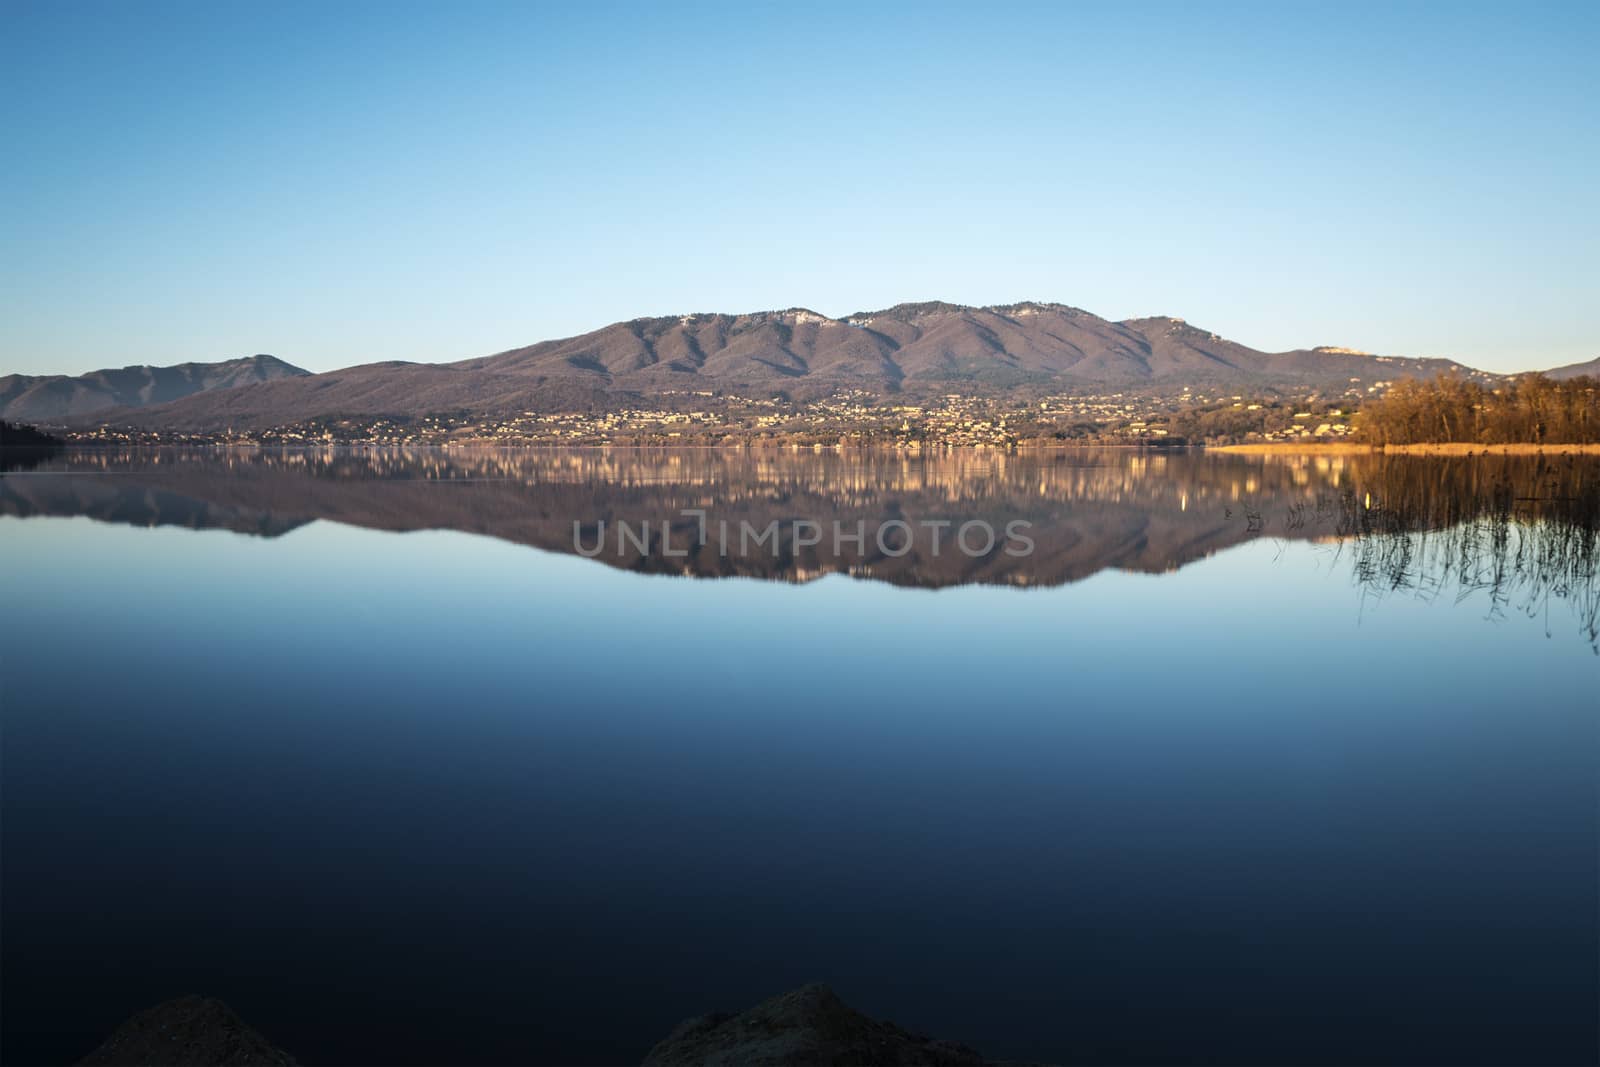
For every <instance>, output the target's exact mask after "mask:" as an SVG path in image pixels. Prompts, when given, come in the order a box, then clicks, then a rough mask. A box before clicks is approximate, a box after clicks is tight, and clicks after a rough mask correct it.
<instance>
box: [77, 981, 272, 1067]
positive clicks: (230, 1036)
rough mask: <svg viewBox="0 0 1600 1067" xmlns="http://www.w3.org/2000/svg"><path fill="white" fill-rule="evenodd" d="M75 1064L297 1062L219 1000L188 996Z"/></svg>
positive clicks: (161, 1066) (179, 1066) (199, 1066)
mask: <svg viewBox="0 0 1600 1067" xmlns="http://www.w3.org/2000/svg"><path fill="white" fill-rule="evenodd" d="M78 1062H79V1063H81V1064H84V1065H86V1067H293V1064H294V1062H295V1061H294V1057H293V1056H290V1055H289V1054H288V1053H287V1052H285V1051H283V1050H282V1049H280V1048H276V1047H274V1046H273V1045H271V1044H270V1043H268V1041H267V1039H266V1038H264V1037H262V1036H261V1035H260V1034H258V1033H256V1032H255V1031H254V1030H252V1029H251V1028H250V1027H249V1026H247V1025H246V1024H245V1022H244V1020H243V1019H240V1018H239V1017H238V1016H237V1015H235V1014H234V1013H233V1010H232V1009H231V1008H229V1007H228V1006H227V1005H226V1004H224V1003H222V1001H220V1000H212V999H210V998H209V997H197V996H187V997H179V998H177V999H176V1000H169V1001H167V1002H166V1003H164V1004H157V1005H156V1006H155V1007H153V1008H149V1009H147V1010H145V1011H141V1012H140V1013H139V1014H137V1015H135V1016H133V1017H132V1018H131V1019H129V1020H128V1021H127V1022H125V1023H123V1024H122V1025H121V1026H119V1027H117V1030H116V1032H115V1033H113V1034H112V1035H111V1036H110V1037H108V1038H106V1039H105V1042H104V1043H103V1044H101V1046H100V1047H99V1048H97V1049H95V1050H94V1051H93V1052H91V1053H89V1055H87V1056H85V1057H84V1058H83V1059H82V1060H79V1061H78Z"/></svg>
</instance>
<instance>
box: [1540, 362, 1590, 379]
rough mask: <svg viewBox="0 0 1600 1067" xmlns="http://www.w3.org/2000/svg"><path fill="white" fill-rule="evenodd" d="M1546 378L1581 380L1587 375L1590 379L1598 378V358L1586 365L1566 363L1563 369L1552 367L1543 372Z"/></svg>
mask: <svg viewBox="0 0 1600 1067" xmlns="http://www.w3.org/2000/svg"><path fill="white" fill-rule="evenodd" d="M1544 375H1545V377H1546V378H1558V379H1561V378H1581V377H1583V376H1584V375H1588V376H1589V377H1591V378H1600V356H1596V357H1595V358H1594V359H1591V360H1589V362H1587V363H1568V364H1567V365H1566V366H1565V367H1554V368H1552V369H1550V370H1547V371H1545V372H1544Z"/></svg>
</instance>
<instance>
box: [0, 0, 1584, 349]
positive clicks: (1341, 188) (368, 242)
mask: <svg viewBox="0 0 1600 1067" xmlns="http://www.w3.org/2000/svg"><path fill="white" fill-rule="evenodd" d="M1597 54H1600V4H1596V3H1594V2H1592V0H1585V2H1581V3H1572V4H1566V5H1543V6H1539V5H1533V6H1530V5H1526V4H1506V5H1503V6H1473V5H1467V4H1438V5H1430V6H1412V7H1400V8H1395V7H1392V6H1391V5H1387V4H1385V5H1371V6H1352V5H1349V4H1342V3H1341V4H1329V5H1326V6H1321V7H1318V6H1313V5H1310V4H1299V3H1293V4H1286V3H1274V4H1263V5H1260V6H1248V7H1243V6H1241V7H1225V8H1224V7H1216V8H1209V7H1206V6H1203V5H1185V6H1170V7H1168V6H1156V5H1140V6H1138V7H1136V8H1134V7H1126V6H1124V5H1105V6H1103V7H1102V6H1089V5H1083V6H1071V5H1066V4H1051V5H1040V6H1037V7H1012V8H1008V9H1005V10H1001V9H999V8H997V7H994V6H991V5H977V4H970V5H963V6H960V7H954V6H953V7H938V6H934V5H930V4H915V5H905V6H894V5H890V4H879V5H875V6H873V7H872V8H871V9H870V10H866V11H861V10H854V9H853V8H852V7H851V6H847V5H840V6H837V7H813V8H809V9H803V8H801V7H799V6H795V5H755V4H738V5H728V6H702V5H693V6H673V5H665V4H662V5H650V6H642V5H641V6H610V7H608V6H603V5H598V4H587V3H584V4H564V5H554V4H550V5H542V4H534V3H522V4H512V3H477V4H463V5H455V4H452V5H445V4H443V3H434V4H407V3H402V2H385V3H382V4H358V3H334V4H327V3H317V4H297V3H272V4H244V3H231V2H230V3H203V4H192V5H190V4H151V3H127V2H119V3H105V4H100V3H82V2H77V3H74V2H63V0H49V2H45V3H37V4H35V3H18V2H16V0H0V97H3V99H0V115H3V117H4V118H3V121H4V142H5V147H6V150H5V157H6V158H5V163H4V166H3V167H0V204H3V207H0V248H3V251H4V255H3V257H0V373H6V372H11V371H20V372H26V373H63V372H64V373H78V372H81V371H85V370H89V369H92V368H96V367H101V366H121V365H124V364H130V363H141V362H150V363H174V362H180V361H183V360H216V359H225V358H231V357H234V356H239V355H246V354H250V353H254V352H271V353H273V354H275V355H278V356H281V357H283V358H285V359H288V360H290V361H291V362H294V363H297V364H299V365H301V366H304V367H308V368H310V369H313V370H328V369H332V368H335V367H339V366H345V365H349V364H353V363H362V362H369V361H372V360H379V359H413V360H433V361H440V360H454V359H463V358H466V357H469V356H477V355H483V354H486V353H489V352H494V351H499V350H502V349H506V348H510V347H513V346H517V345H522V344H527V343H531V342H533V341H537V340H543V339H546V338H550V337H560V336H567V335H571V334H574V333H581V332H583V331H586V330H589V329H593V328H595V327H598V326H601V325H604V324H606V323H608V322H612V321H616V320H618V319H626V318H632V317H635V316H639V315H651V314H676V313H681V312H688V311H748V310H756V309H763V308H781V307H789V306H794V305H802V306H807V307H811V308H814V309H816V310H818V311H821V312H824V313H827V314H831V315H844V314H847V313H850V312H854V311H858V310H863V309H870V308H877V307H883V306H886V305H889V304H894V303H897V302H900V301H905V300H926V299H944V300H951V301H956V302H961V303H995V302H1011V301H1016V300H1023V299H1036V300H1059V301H1063V302H1066V303H1070V304H1075V305H1077V306H1080V307H1084V308H1087V309H1089V310H1091V311H1094V312H1096V313H1098V314H1101V315H1106V316H1108V317H1112V318H1124V317H1130V316H1135V315H1149V314H1170V315H1177V316H1181V317H1184V318H1187V319H1188V320H1189V321H1191V322H1193V323H1196V324H1198V325H1201V326H1203V327H1205V328H1207V329H1211V330H1215V331H1217V332H1218V333H1221V334H1223V335H1225V336H1228V337H1231V338H1233V339H1235V340H1239V341H1242V342H1244V343H1246V344H1250V345H1254V346H1256V347H1260V348H1267V349H1283V348H1294V347H1301V346H1309V345H1316V344H1342V345H1350V346H1354V347H1359V348H1364V349H1369V350H1373V351H1378V352H1385V353H1393V354H1401V355H1440V356H1451V357H1455V358H1458V359H1461V360H1463V361H1464V362H1467V363H1471V364H1474V365H1477V366H1481V367H1485V368H1487V369H1491V370H1500V371H1508V370H1521V369H1530V368H1536V367H1547V366H1552V365H1556V364H1561V363H1569V362H1574V361H1577V360H1583V359H1589V358H1592V357H1594V356H1597V355H1600V327H1597V326H1596V324H1595V318H1596V310H1595V309H1596V307H1597V306H1600V300H1597V299H1596V298H1597V296H1600V256H1597V253H1600V180H1597V176H1596V172H1597V169H1600V168H1597V164H1600V74H1597V70H1600V60H1597V58H1596V57H1597Z"/></svg>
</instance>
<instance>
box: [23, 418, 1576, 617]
mask: <svg viewBox="0 0 1600 1067" xmlns="http://www.w3.org/2000/svg"><path fill="white" fill-rule="evenodd" d="M1597 485H1600V463H1597V462H1596V461H1594V460H1591V459H1580V458H1572V457H1559V458H1549V459H1546V458H1540V457H1477V458H1458V459H1438V458H1422V457H1384V456H1348V457H1346V456H1319V457H1260V456H1237V455H1219V454H1204V453H1183V452H1176V453H1172V454H1158V455H1152V454H1148V453H1141V452H1134V451H1125V450H1121V451H1119V450H1102V451H1062V452H1038V453H1011V454H1006V453H998V452H955V453H934V454H929V455H914V454H905V453H893V452H858V453H849V452H846V453H836V452H831V451H830V452H820V453H819V452H793V451H781V452H780V451H772V452H761V451H751V450H728V451H718V450H681V451H668V450H658V451H657V450H651V451H632V450H615V451H611V450H570V451H564V450H532V451H497V450H470V451H468V450H463V451H443V450H418V451H401V450H381V451H372V450H343V449H330V450H326V451H281V452H280V451H262V452H233V451H228V452H223V451H215V450H203V451H196V452H191V453H184V452H172V451H161V452H138V451H130V452H117V451H88V450H79V451H71V452H68V453H66V454H65V455H63V456H61V457H58V458H56V459H53V460H52V461H50V462H49V463H47V464H45V465H43V466H41V467H40V468H39V469H38V470H35V471H33V472H29V473H27V474H24V475H13V476H10V477H6V478H4V479H0V514H11V515H22V516H27V515H88V516H91V517H93V518H96V519H100V520H103V521H107V522H123V523H130V524H135V525H182V526H188V527H194V528H210V527H218V528H224V529H229V530H234V531H237V532H243V533H251V534H258V535H266V536H274V535H278V534H282V533H285V532H288V531H290V530H292V529H294V528H295V527H297V526H300V525H303V524H305V523H308V522H311V521H314V520H317V519H327V520H331V521H336V522H342V523H347V524H351V525H356V526H364V527H368V528H372V529H380V530H396V531H404V530H420V529H451V530H460V531H465V532H470V533H479V534H486V535H489V536H492V537H497V538H500V539H503V540H507V541H513V542H517V543H519V544H526V545H533V546H537V547H539V548H543V549H548V550H551V551H556V552H564V553H573V552H575V551H577V542H575V538H574V528H573V524H574V522H575V521H576V522H577V523H579V524H580V526H581V531H582V544H583V545H584V546H585V547H586V548H587V549H590V550H592V549H593V546H594V545H595V544H596V543H597V541H596V539H597V537H599V536H601V531H602V530H603V531H604V538H605V540H604V541H603V542H601V543H602V544H603V546H604V547H603V549H602V551H601V552H600V554H599V555H598V556H596V557H595V558H596V559H598V560H600V561H602V562H605V563H607V564H610V565H612V566H617V567H622V568H625V569H629V570H637V571H644V572H655V573H675V574H688V575H695V576H701V577H714V576H721V575H745V576H751V577H759V578H770V579H780V580H788V581H802V580H806V579H809V578H812V577H815V576H818V575H821V574H826V573H831V572H841V573H848V574H852V575H855V576H858V577H866V578H871V579H876V580H881V581H887V582H892V583H894V584H898V585H909V586H926V587H942V586H951V585H963V584H971V583H981V584H1009V585H1056V584H1060V583H1063V582H1069V581H1074V580H1076V579H1080V578H1084V577H1087V576H1088V575H1091V574H1094V573H1096V572H1097V571H1100V570H1103V569H1106V568H1118V569H1123V570H1133V571H1145V572H1162V571H1166V570H1171V569H1175V568H1177V567H1180V566H1182V565H1183V564H1185V563H1188V562H1191V561H1193V560H1196V559H1200V558H1203V557H1205V556H1208V555H1210V554H1212V553H1214V552H1216V551H1218V550H1220V549H1222V548H1226V547H1228V546H1230V545H1234V544H1238V543H1240V542H1242V541H1247V540H1251V539H1254V538H1258V537H1279V538H1292V539H1341V540H1345V539H1348V540H1353V541H1354V543H1355V547H1354V549H1353V551H1354V552H1355V553H1356V561H1357V567H1356V572H1357V575H1358V577H1359V578H1360V579H1361V580H1362V581H1363V582H1364V583H1366V584H1368V585H1369V586H1370V587H1372V588H1383V589H1396V588H1407V589H1420V590H1424V591H1427V590H1430V589H1438V588H1441V586H1440V585H1439V584H1438V583H1440V582H1444V583H1464V585H1465V586H1466V587H1468V588H1477V587H1483V588H1487V589H1488V590H1489V591H1490V593H1491V595H1493V596H1494V597H1496V599H1497V602H1500V603H1510V599H1511V598H1512V597H1513V596H1514V594H1515V591H1516V590H1517V589H1518V588H1521V587H1523V586H1526V587H1527V591H1529V592H1534V593H1536V594H1541V595H1546V596H1547V595H1550V594H1554V595H1557V596H1570V595H1575V594H1582V595H1590V596H1592V590H1593V588H1594V563H1595V531H1596V528H1597V527H1600V518H1597V515H1596V510H1597V503H1596V501H1597V496H1596V493H1597ZM696 509H698V510H701V511H704V512H705V513H706V517H707V521H708V522H709V524H710V529H711V530H715V528H716V525H717V524H718V523H719V522H726V523H727V524H728V529H730V530H731V531H733V535H732V536H731V537H730V538H728V541H727V543H728V545H729V549H730V551H729V552H728V554H727V555H723V554H722V553H721V552H720V551H719V548H718V544H717V541H718V538H717V537H716V535H715V534H714V533H712V535H711V536H710V537H708V538H707V543H705V544H697V543H696V542H698V540H699V535H700V530H701V526H700V520H699V519H698V518H697V517H694V516H689V515H685V514H684V512H685V511H691V510H696ZM796 520H805V521H809V522H814V523H817V524H819V525H820V527H821V529H822V534H823V537H822V540H823V543H822V544H820V545H817V546H804V545H797V544H796V543H795V539H794V536H793V535H794V532H795V531H794V528H793V523H794V522H795V521H796ZM973 520H982V521H983V522H986V523H988V524H989V526H990V527H992V528H993V529H994V530H996V531H997V532H1001V533H1002V535H1003V531H1004V530H1005V528H1006V526H1007V524H1008V523H1012V522H1015V521H1017V520H1021V521H1024V522H1026V523H1028V524H1030V525H1029V526H1028V527H1027V528H1026V534H1027V536H1028V537H1029V538H1030V539H1031V540H1032V541H1033V543H1034V546H1035V547H1034V549H1033V551H1032V553H1031V554H1029V555H1026V556H1018V555H1012V554H1008V553H1007V552H1006V551H1004V549H1005V548H1006V547H1013V548H1015V547H1017V546H1016V542H1008V541H1006V540H1005V539H1004V538H1003V536H1002V539H1001V541H1000V542H999V543H997V544H996V545H995V546H994V548H993V550H992V551H989V552H987V553H985V554H983V555H982V556H981V557H978V558H973V557H971V556H969V555H967V554H966V553H964V552H961V551H956V550H954V549H953V547H952V537H953V532H954V530H955V529H956V528H958V527H959V526H960V525H961V524H963V523H966V522H971V521H973ZM896 521H898V522H900V523H904V524H906V527H910V528H911V529H912V530H913V531H914V532H913V536H912V537H911V538H910V539H909V540H910V546H909V548H910V550H909V551H907V552H906V553H905V554H904V555H903V556H899V557H895V556H893V555H891V554H886V553H884V552H883V551H881V550H880V549H879V548H878V547H877V545H876V544H875V541H876V536H875V535H876V533H877V531H878V529H879V527H880V526H882V525H883V524H885V523H892V522H896ZM664 522H666V523H670V524H671V527H672V534H671V543H670V549H671V550H672V551H673V552H684V551H687V554H686V555H682V556H678V555H668V554H667V551H666V550H664V549H663V546H662V545H661V543H660V530H661V525H662V523H664ZM773 522H777V523H779V524H780V531H781V533H780V539H779V541H778V543H777V545H776V553H774V551H773V543H772V542H770V541H767V542H763V543H761V544H758V545H754V546H749V547H747V548H746V549H745V550H744V551H740V549H739V541H740V539H739V536H738V532H737V531H739V529H740V528H741V525H742V524H747V525H748V526H749V527H750V528H751V529H752V530H761V529H764V528H765V527H767V526H768V524H770V523H773ZM940 523H949V524H950V525H949V526H947V527H943V528H942V530H943V532H942V535H941V536H942V539H943V544H942V546H941V549H940V550H939V551H934V550H933V546H932V545H931V543H930V540H931V538H930V536H929V534H930V532H931V531H932V529H933V527H934V525H936V524H940ZM619 524H626V525H627V526H628V527H629V528H630V530H631V531H635V532H637V531H640V530H641V529H642V528H643V527H644V526H645V525H646V524H649V526H650V527H651V530H652V536H651V541H650V543H649V547H648V549H647V550H640V549H639V548H638V546H637V539H636V538H619V537H618V536H617V528H618V525H619ZM858 524H860V525H859V526H858ZM835 526H837V527H838V528H839V529H841V530H843V531H844V532H845V539H844V540H842V542H841V544H840V546H839V551H838V553H837V554H835V552H834V546H833V544H832V537H831V533H832V531H833V529H834V528H835ZM858 529H861V530H864V531H865V533H866V538H865V543H864V544H863V545H859V546H858V545H856V544H855V543H854V542H853V541H851V540H849V535H850V534H851V533H854V532H856V531H857V530H858ZM902 529H904V527H902ZM982 540H983V539H982V538H981V537H980V538H974V540H973V542H972V543H973V544H977V545H979V546H981V543H982ZM619 542H620V545H621V548H620V550H619V547H618V546H619ZM889 542H890V543H891V545H893V546H895V547H898V546H899V545H900V544H902V543H903V539H897V537H895V536H891V537H890V538H889ZM1591 618H1592V612H1591Z"/></svg>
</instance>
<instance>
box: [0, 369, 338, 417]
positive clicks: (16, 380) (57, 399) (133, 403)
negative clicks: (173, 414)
mask: <svg viewBox="0 0 1600 1067" xmlns="http://www.w3.org/2000/svg"><path fill="white" fill-rule="evenodd" d="M310 374H311V372H310V371H307V370H303V369H301V368H300V367H296V366H294V365H293V364H291V363H287V362H285V361H284V360H281V359H279V358H277V357H276V356H269V355H265V354H259V355H254V356H244V357H241V358H239V359H230V360H223V361H221V362H219V363H179V364H175V365H173V366H165V367H162V366H153V365H151V364H133V365H130V366H126V367H115V368H113V367H107V368H103V369H101V370H93V371H89V372H87V373H84V374H78V375H66V374H41V375H33V374H8V375H5V376H3V377H0V417H4V418H8V419H25V420H28V421H35V422H36V421H50V420H56V419H70V418H74V417H81V416H86V415H93V414H96V413H99V412H106V411H113V410H116V411H122V410H130V409H138V408H143V407H149V406H152V405H157V404H163V403H169V402H171V401H174V400H181V399H184V398H187V397H190V396H194V395H197V394H201V393H208V392H213V391H216V390H220V389H233V388H238V387H239V386H242V385H247V384H254V383H257V382H266V381H275V380H277V379H280V378H286V377H306V376H310Z"/></svg>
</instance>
